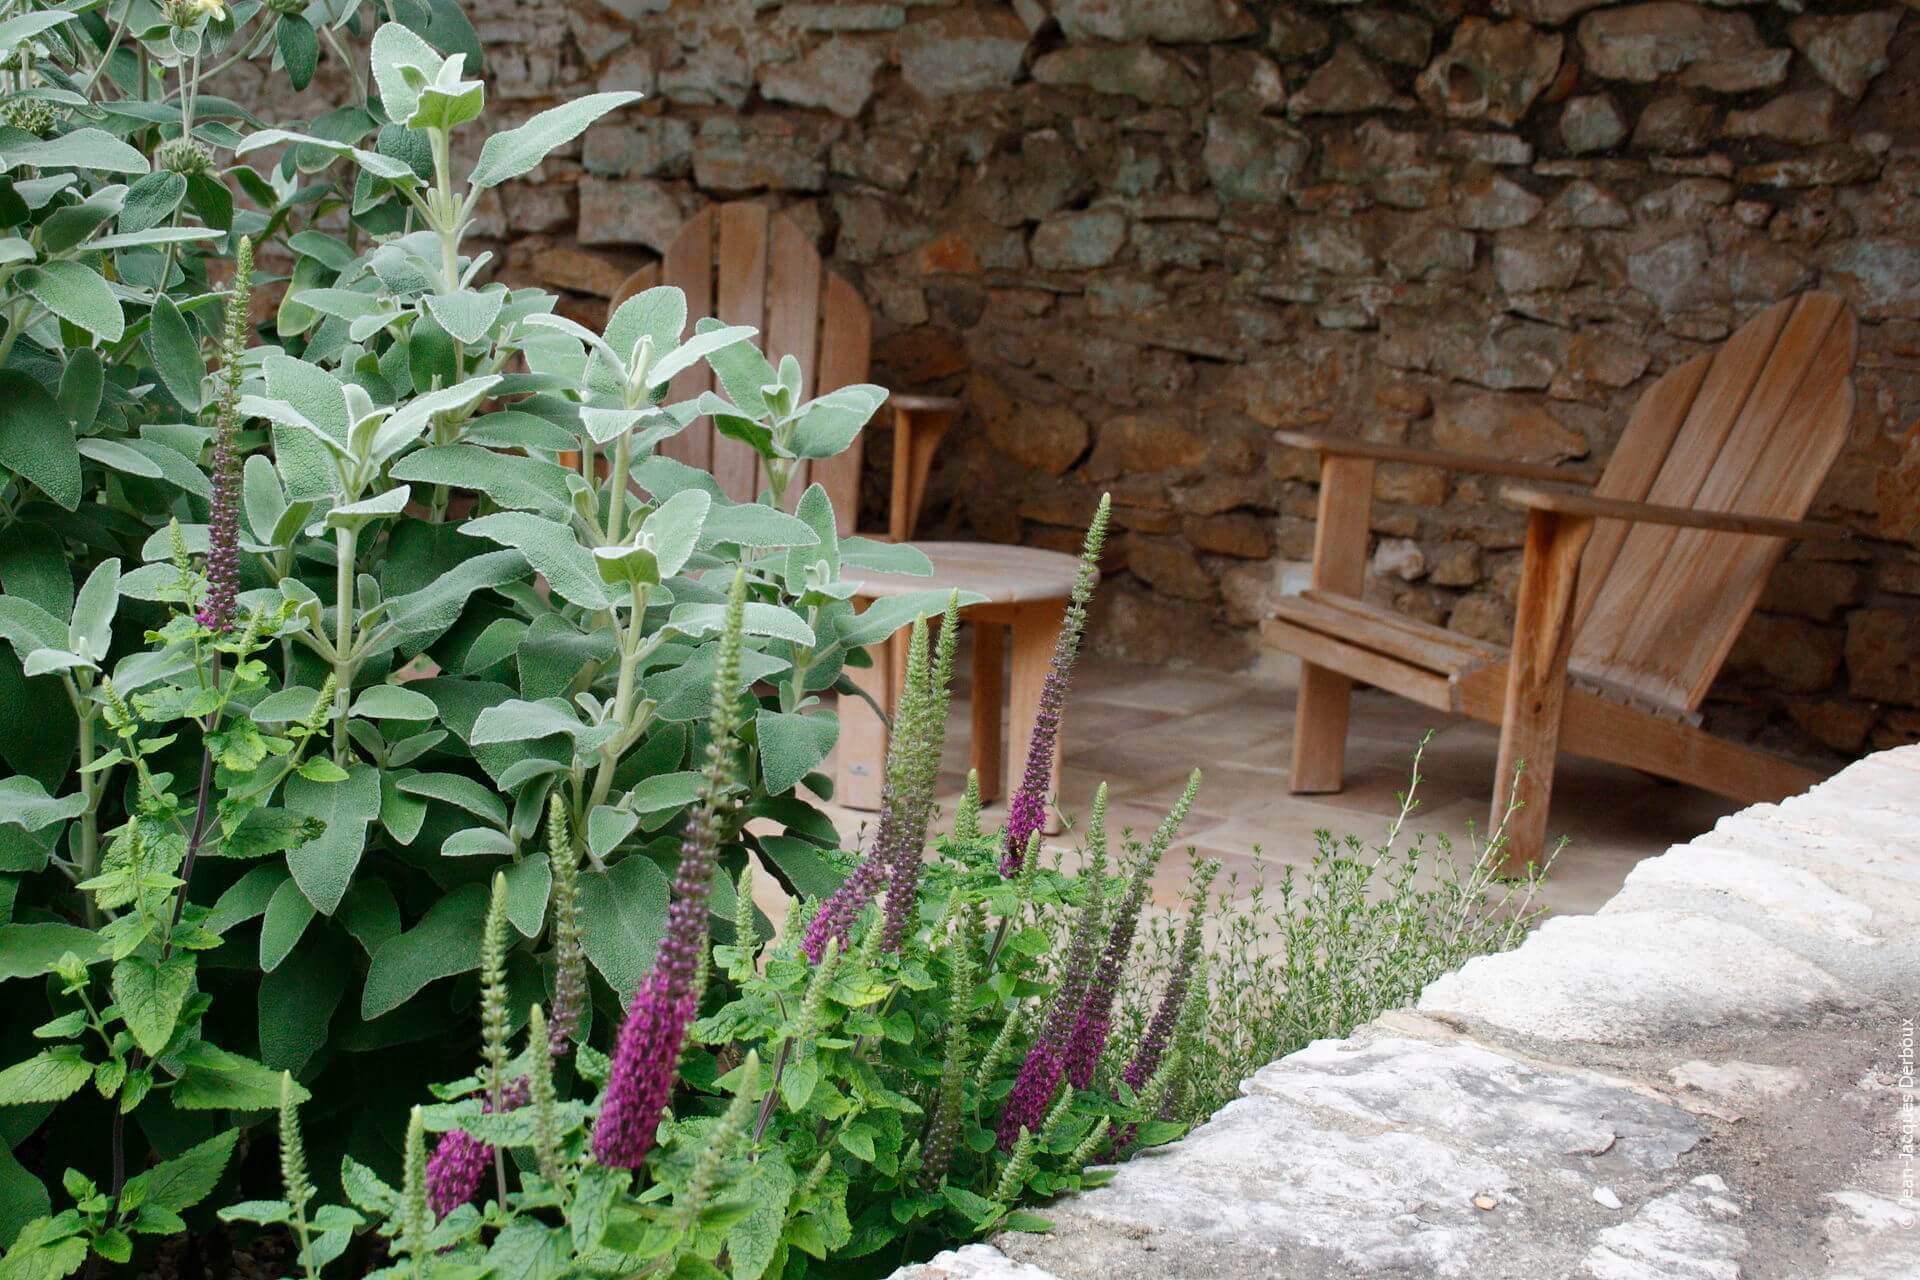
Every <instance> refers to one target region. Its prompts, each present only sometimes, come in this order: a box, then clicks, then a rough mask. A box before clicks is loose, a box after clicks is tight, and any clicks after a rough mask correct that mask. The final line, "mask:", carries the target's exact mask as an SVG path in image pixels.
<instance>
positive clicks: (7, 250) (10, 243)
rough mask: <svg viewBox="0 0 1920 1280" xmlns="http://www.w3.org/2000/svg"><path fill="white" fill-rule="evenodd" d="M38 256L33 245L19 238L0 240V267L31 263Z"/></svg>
mask: <svg viewBox="0 0 1920 1280" xmlns="http://www.w3.org/2000/svg"><path fill="white" fill-rule="evenodd" d="M38 256H39V255H38V254H37V253H36V252H35V251H34V247H33V245H31V244H30V243H28V242H27V241H25V240H22V239H21V238H20V237H19V236H7V237H5V238H4V239H0V266H5V265H7V264H8V263H10V262H32V261H33V260H34V258H36V257H38Z"/></svg>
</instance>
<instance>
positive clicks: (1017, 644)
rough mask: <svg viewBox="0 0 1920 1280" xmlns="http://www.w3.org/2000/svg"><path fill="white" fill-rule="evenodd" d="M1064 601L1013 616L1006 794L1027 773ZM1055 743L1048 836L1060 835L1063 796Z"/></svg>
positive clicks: (1014, 789) (1031, 607)
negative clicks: (1058, 802) (1058, 805)
mask: <svg viewBox="0 0 1920 1280" xmlns="http://www.w3.org/2000/svg"><path fill="white" fill-rule="evenodd" d="M1060 606H1061V602H1060V601H1057V600H1053V601H1048V602H1046V603H1044V604H1035V605H1027V606H1025V607H1023V608H1022V609H1021V610H1020V611H1019V612H1018V613H1016V614H1015V615H1014V617H1013V621H1012V623H1011V624H1010V625H1009V628H1008V629H1009V630H1010V631H1011V633H1012V640H1013V662H1012V664H1011V668H1012V669H1011V672H1010V675H1011V680H1012V686H1013V687H1012V693H1011V695H1010V697H1009V699H1008V708H1007V742H1008V744H1009V745H1008V751H1007V794H1008V795H1009V796H1011V795H1013V794H1014V793H1015V792H1017V791H1018V790H1019V789H1020V781H1021V775H1022V774H1024V773H1025V772H1026V764H1027V744H1028V743H1029V742H1030V741H1032V739H1033V727H1034V725H1035V724H1036V723H1037V722H1038V721H1039V719H1040V691H1041V689H1042V688H1043V687H1044V686H1045V685H1046V681H1047V668H1048V667H1049V666H1050V665H1052V662H1053V645H1054V641H1055V640H1056V639H1057V638H1058V636H1059V634H1060V622H1061V616H1062V614H1061V607H1060ZM1061 745H1062V744H1061V743H1059V742H1055V744H1054V751H1053V773H1052V776H1051V777H1049V778H1048V780H1047V802H1048V803H1047V825H1046V833H1047V834H1048V835H1058V834H1059V832H1060V812H1059V810H1058V809H1057V808H1056V807H1055V806H1054V804H1053V800H1054V798H1055V797H1056V796H1058V795H1059V794H1060V748H1061Z"/></svg>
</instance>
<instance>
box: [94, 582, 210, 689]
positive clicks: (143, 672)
mask: <svg viewBox="0 0 1920 1280" xmlns="http://www.w3.org/2000/svg"><path fill="white" fill-rule="evenodd" d="M136 572H138V571H137V570H136ZM131 576H132V575H131V574H129V575H128V577H131ZM126 581H127V579H126V578H122V579H120V583H121V588H122V592H121V593H122V594H123V595H124V594H125V587H126ZM191 670H193V651H192V650H191V649H190V648H189V647H188V646H187V645H185V644H181V645H177V646H173V647H170V648H166V649H143V650H140V651H139V652H137V653H130V654H128V655H127V656H126V657H124V658H122V659H120V661H119V662H118V663H117V664H115V666H114V668H113V683H114V687H115V688H117V689H119V690H120V692H121V693H125V694H130V693H137V692H139V691H140V690H142V689H144V688H146V687H147V686H148V685H152V684H158V683H160V681H162V680H174V679H177V678H179V677H180V676H183V675H185V674H186V673H187V672H189V671H191Z"/></svg>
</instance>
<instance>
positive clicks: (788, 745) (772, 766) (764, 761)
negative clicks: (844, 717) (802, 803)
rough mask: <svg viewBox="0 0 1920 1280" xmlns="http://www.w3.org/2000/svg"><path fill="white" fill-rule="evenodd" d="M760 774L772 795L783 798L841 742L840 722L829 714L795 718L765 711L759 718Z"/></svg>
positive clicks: (763, 710) (761, 712)
mask: <svg viewBox="0 0 1920 1280" xmlns="http://www.w3.org/2000/svg"><path fill="white" fill-rule="evenodd" d="M755 723H756V724H757V726H758V728H759V733H758V737H759V739H760V774H761V780H762V782H764V783H765V785H766V789H767V794H768V795H774V796H777V795H782V794H784V793H786V792H788V791H791V790H793V788H794V787H796V786H798V785H799V783H800V779H802V778H804V777H806V776H807V775H808V774H809V773H812V772H813V771H814V770H815V769H818V768H819V767H820V764H821V762H822V761H823V760H825V759H826V758H827V753H828V752H830V751H832V750H833V747H834V744H835V743H836V742H838V741H839V740H840V722H839V720H837V719H835V718H834V717H833V716H829V715H794V714H791V713H786V712H780V711H768V710H765V709H764V708H763V709H762V710H761V711H760V713H759V715H758V716H757V717H756V720H755Z"/></svg>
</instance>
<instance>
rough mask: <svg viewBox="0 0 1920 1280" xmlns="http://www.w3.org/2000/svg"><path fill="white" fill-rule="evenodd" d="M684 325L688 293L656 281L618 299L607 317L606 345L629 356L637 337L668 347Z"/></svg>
mask: <svg viewBox="0 0 1920 1280" xmlns="http://www.w3.org/2000/svg"><path fill="white" fill-rule="evenodd" d="M686 327H687V295H686V294H684V293H682V292H681V291H680V290H678V289H676V288H674V287H673V286H672V285H664V284H663V285H655V286H654V287H653V288H651V289H645V290H642V291H641V292H639V293H636V294H634V295H633V296H632V297H631V298H628V299H627V300H626V301H625V302H623V303H621V304H620V305H619V307H618V308H616V309H615V310H614V313H613V314H612V315H611V316H609V317H608V318H607V329H606V334H607V345H608V346H610V347H612V348H613V349H614V350H615V351H617V352H619V353H620V354H621V356H622V357H623V358H626V359H631V358H632V356H633V352H634V350H635V349H636V348H637V347H638V346H639V344H640V339H642V338H647V339H650V340H651V341H652V343H653V349H654V350H655V351H671V350H672V349H673V348H674V347H676V346H678V345H679V344H680V335H681V334H682V333H683V332H685V330H686Z"/></svg>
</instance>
